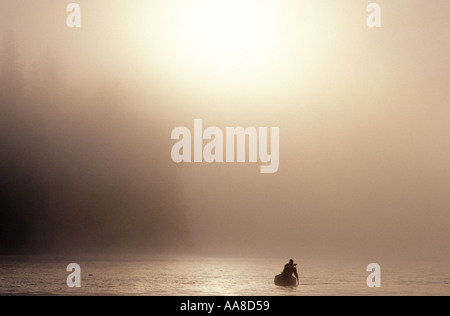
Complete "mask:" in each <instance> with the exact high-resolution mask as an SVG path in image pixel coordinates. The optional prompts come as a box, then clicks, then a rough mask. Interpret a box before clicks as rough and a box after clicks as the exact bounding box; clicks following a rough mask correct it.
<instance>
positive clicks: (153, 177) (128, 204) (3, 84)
mask: <svg viewBox="0 0 450 316" xmlns="http://www.w3.org/2000/svg"><path fill="white" fill-rule="evenodd" d="M24 72H25V71H24V67H23V66H22V65H21V63H20V53H19V50H18V44H17V42H16V40H15V39H14V35H13V33H12V32H8V33H7V34H6V35H5V36H4V39H3V41H2V42H1V47H0V156H1V157H0V172H1V177H0V201H1V203H2V205H1V208H0V254H1V255H11V254H42V253H45V254H53V253H56V254H58V253H64V254H67V253H109V252H116V251H119V252H130V253H142V252H144V253H147V252H148V253H154V252H159V251H163V250H168V249H175V250H176V249H179V250H181V249H186V247H188V242H187V230H186V214H185V207H184V206H183V205H182V201H181V195H180V192H179V189H178V185H177V181H176V175H175V172H174V170H173V169H171V167H170V166H169V164H168V160H167V161H166V160H164V159H162V158H161V156H162V155H161V152H165V151H166V149H165V147H164V146H165V145H162V144H161V143H160V142H158V141H157V140H158V139H161V136H160V135H161V134H162V131H161V127H160V126H158V124H157V123H156V122H157V121H158V118H152V119H148V118H145V117H142V116H139V115H138V114H137V113H133V112H132V111H126V110H125V107H124V105H125V102H124V101H123V98H122V96H121V93H120V89H119V87H118V86H117V85H116V84H111V83H105V82H101V81H100V83H99V87H98V89H96V92H94V93H91V92H90V91H80V90H79V89H71V88H70V87H65V86H64V85H63V83H62V80H60V76H59V71H58V67H57V64H56V62H54V60H53V59H52V58H50V57H49V58H46V59H45V60H44V61H42V62H41V63H40V64H39V65H38V66H35V67H33V68H32V69H31V71H30V73H29V74H28V75H26V74H25V73H24Z"/></svg>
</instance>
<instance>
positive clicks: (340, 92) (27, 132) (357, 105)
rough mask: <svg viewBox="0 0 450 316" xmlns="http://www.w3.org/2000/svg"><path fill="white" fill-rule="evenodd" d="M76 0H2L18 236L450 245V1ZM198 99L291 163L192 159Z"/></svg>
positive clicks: (415, 249) (77, 246)
mask: <svg viewBox="0 0 450 316" xmlns="http://www.w3.org/2000/svg"><path fill="white" fill-rule="evenodd" d="M66 2H67V3H66ZM77 2H78V3H79V4H80V6H81V8H82V27H81V28H80V29H71V28H68V27H67V26H66V17H67V15H68V13H67V12H66V10H65V9H66V6H67V4H68V3H69V1H56V0H54V1H51V0H40V1H31V0H30V1H13V0H2V1H1V3H0V36H1V37H4V40H3V42H2V46H1V48H0V63H1V68H0V77H1V91H0V92H1V95H0V98H1V99H0V100H1V101H0V104H1V108H0V111H1V117H0V124H1V125H0V130H1V134H0V153H1V156H2V158H1V166H0V170H1V175H2V176H1V183H0V186H1V193H0V194H1V201H2V207H1V209H0V240H1V242H0V250H1V251H2V252H3V253H29V252H32V253H42V252H45V253H47V252H71V251H81V252H108V251H119V252H123V251H126V252H133V253H138V254H147V253H155V252H161V251H169V250H170V251H173V252H174V253H179V254H183V255H193V256H234V257H238V256H260V257H280V258H283V260H285V259H286V258H290V257H294V258H299V259H304V258H342V259H345V258H350V259H352V258H358V259H364V260H366V259H367V260H381V259H387V258H389V259H391V258H392V259H398V260H448V259H450V257H449V251H448V245H449V244H450V234H449V231H450V227H449V225H450V212H449V210H450V195H449V194H448V192H449V191H450V146H449V145H450V125H449V124H448V118H449V117H450V108H449V104H450V93H449V89H448V86H449V83H450V61H449V57H448V56H450V37H449V36H448V34H450V22H449V20H448V17H447V16H446V15H447V13H448V12H449V9H450V4H448V1H433V4H432V5H431V4H427V3H425V2H423V1H404V0H402V1H396V2H395V3H393V2H391V1H378V3H380V5H381V7H382V9H383V11H382V12H383V15H382V17H383V26H382V28H380V29H370V28H368V27H367V26H366V24H365V23H366V22H365V21H366V17H367V15H368V13H367V12H366V11H365V6H366V4H357V3H355V2H354V1H339V3H336V1H329V0H324V1H314V2H313V1H288V0H282V1H277V2H276V3H275V2H274V1H260V2H255V1H251V0H244V1H240V2H238V1H235V0H230V1H228V2H227V3H228V4H227V5H224V4H221V5H218V4H217V3H220V1H219V0H215V1H212V2H210V3H214V4H217V7H216V6H214V5H210V4H208V6H207V5H206V2H205V1H202V0H195V1H192V2H189V1H181V0H167V1H166V0H165V1H133V4H129V3H127V2H126V1H120V0H114V1H112V0H108V1H106V0H97V1H87V0H82V1H77ZM311 2H313V3H311ZM258 3H259V4H258ZM192 8H195V9H192ZM249 21H250V22H249ZM197 118H201V119H203V124H204V126H205V127H207V126H218V127H220V128H222V129H224V128H226V127H228V126H233V127H237V126H242V127H249V126H255V127H259V126H265V127H279V128H280V169H279V171H278V172H277V173H275V174H261V173H260V172H259V164H251V163H234V164H233V163H228V164H226V163H225V164H206V163H202V164H199V163H192V164H175V163H174V162H172V160H171V157H170V151H171V147H172V146H173V144H174V141H173V140H171V139H170V135H171V131H172V129H173V128H175V127H178V126H186V127H188V128H190V129H191V130H192V129H193V122H194V119H197Z"/></svg>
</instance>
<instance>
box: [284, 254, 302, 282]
mask: <svg viewBox="0 0 450 316" xmlns="http://www.w3.org/2000/svg"><path fill="white" fill-rule="evenodd" d="M282 275H283V277H284V278H286V279H288V278H291V277H292V275H294V276H295V278H296V279H297V284H299V283H300V279H299V277H298V273H297V264H296V263H294V260H292V259H291V260H289V263H287V264H285V265H284V269H283V273H282Z"/></svg>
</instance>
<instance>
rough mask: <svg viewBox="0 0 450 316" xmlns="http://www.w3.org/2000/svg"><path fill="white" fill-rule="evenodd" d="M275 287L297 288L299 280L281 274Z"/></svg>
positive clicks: (276, 280)
mask: <svg viewBox="0 0 450 316" xmlns="http://www.w3.org/2000/svg"><path fill="white" fill-rule="evenodd" d="M275 285H277V286H297V279H296V278H294V277H293V276H292V275H284V274H279V275H277V276H276V277H275Z"/></svg>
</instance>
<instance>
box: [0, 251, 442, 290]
mask: <svg viewBox="0 0 450 316" xmlns="http://www.w3.org/2000/svg"><path fill="white" fill-rule="evenodd" d="M69 263H77V264H79V265H80V267H81V287H80V288H69V287H68V286H67V283H66V279H67V276H68V275H69V274H70V273H69V272H67V271H66V267H67V265H68V264H69ZM284 263H285V262H283V260H273V259H212V258H187V259H186V258H184V259H180V258H178V259H129V258H120V259H117V258H116V259H110V258H109V259H98V258H97V259H88V258H84V259H81V260H73V258H71V259H67V258H41V257H39V258H31V257H27V258H23V257H20V258H19V257H0V295H150V296H309V295H449V294H450V273H449V269H448V268H449V266H448V265H447V264H444V263H442V264H435V263H433V264H417V263H416V264H391V263H382V262H378V264H380V265H381V288H369V287H368V286H367V283H366V279H367V277H368V275H369V272H367V271H366V267H367V265H368V264H369V263H370V262H368V263H362V262H354V263H348V262H331V261H300V262H299V274H300V278H301V282H300V286H299V287H296V288H282V287H277V286H275V285H274V283H273V278H274V276H275V275H276V274H279V273H280V272H281V270H282V268H283V266H284Z"/></svg>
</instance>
